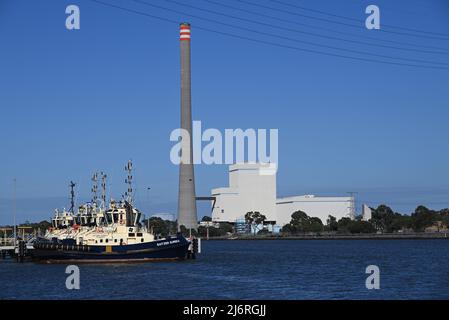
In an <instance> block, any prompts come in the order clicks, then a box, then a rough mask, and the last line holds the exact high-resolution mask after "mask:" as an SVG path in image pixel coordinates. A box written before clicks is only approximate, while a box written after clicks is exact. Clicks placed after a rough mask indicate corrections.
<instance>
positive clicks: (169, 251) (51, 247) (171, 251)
mask: <svg viewBox="0 0 449 320" xmlns="http://www.w3.org/2000/svg"><path fill="white" fill-rule="evenodd" d="M189 244H190V242H189V241H187V240H186V239H185V238H184V237H182V236H176V237H171V238H167V239H164V240H155V241H152V242H147V243H139V244H130V245H121V246H86V245H85V246H78V245H75V244H73V243H70V242H68V241H62V242H61V241H49V240H39V241H37V242H36V243H35V244H34V250H33V258H34V259H35V260H38V261H44V262H49V263H52V262H53V263H57V262H64V263H66V262H72V261H73V262H76V263H83V262H84V263H97V262H105V263H106V262H146V261H165V260H183V259H185V258H186V256H187V252H188V247H189Z"/></svg>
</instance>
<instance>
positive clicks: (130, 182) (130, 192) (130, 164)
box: [125, 160, 133, 206]
mask: <svg viewBox="0 0 449 320" xmlns="http://www.w3.org/2000/svg"><path fill="white" fill-rule="evenodd" d="M125 171H127V172H128V178H127V179H126V180H125V183H127V184H128V191H127V192H126V193H125V200H126V201H127V202H128V203H129V204H130V205H131V206H132V205H133V176H132V171H133V162H132V160H129V161H128V164H127V165H126V167H125Z"/></svg>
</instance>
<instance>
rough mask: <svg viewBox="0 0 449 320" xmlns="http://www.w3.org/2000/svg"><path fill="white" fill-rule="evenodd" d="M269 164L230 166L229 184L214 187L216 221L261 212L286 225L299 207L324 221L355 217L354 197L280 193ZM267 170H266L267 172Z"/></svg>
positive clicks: (230, 220) (225, 220)
mask: <svg viewBox="0 0 449 320" xmlns="http://www.w3.org/2000/svg"><path fill="white" fill-rule="evenodd" d="M265 169H266V166H264V165H260V164H255V163H250V164H248V163H247V164H236V165H231V166H230V167H229V187H226V188H218V189H213V190H212V197H215V198H216V201H215V207H214V209H213V212H212V219H213V221H215V222H235V221H236V220H239V219H243V218H244V216H245V214H246V213H247V212H249V211H259V212H260V213H261V214H263V215H265V216H266V217H267V220H266V221H267V222H276V224H277V225H279V226H284V225H285V224H287V223H289V222H290V220H291V215H292V214H293V213H294V212H295V211H298V210H301V211H304V212H305V213H307V215H309V216H311V217H317V218H320V219H321V221H322V222H323V224H326V220H327V218H328V216H329V215H332V216H334V217H336V218H337V220H339V219H341V218H343V217H348V218H352V217H353V213H352V211H353V208H354V198H353V197H349V196H348V197H319V196H314V195H301V196H292V197H286V198H277V196H276V174H275V172H273V174H267V171H266V170H265ZM264 170H265V171H264Z"/></svg>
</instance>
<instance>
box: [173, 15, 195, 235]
mask: <svg viewBox="0 0 449 320" xmlns="http://www.w3.org/2000/svg"><path fill="white" fill-rule="evenodd" d="M180 46H181V129H183V130H184V132H187V133H188V137H185V136H183V138H182V142H181V148H182V149H181V152H186V151H188V152H189V157H188V158H189V159H188V161H187V163H184V162H183V159H185V158H184V157H183V156H182V155H181V163H180V165H179V199H178V227H181V226H185V227H186V228H187V229H197V227H198V221H197V211H196V194H195V174H194V168H193V152H192V143H193V141H192V98H191V73H190V24H188V23H181V25H180ZM186 138H188V139H186Z"/></svg>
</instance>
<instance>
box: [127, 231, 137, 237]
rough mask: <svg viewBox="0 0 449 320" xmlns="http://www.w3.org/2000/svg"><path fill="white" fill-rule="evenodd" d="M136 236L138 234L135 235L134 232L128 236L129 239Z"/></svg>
mask: <svg viewBox="0 0 449 320" xmlns="http://www.w3.org/2000/svg"><path fill="white" fill-rule="evenodd" d="M135 236H136V234H135V233H134V232H132V233H131V232H130V233H129V234H128V237H135Z"/></svg>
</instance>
